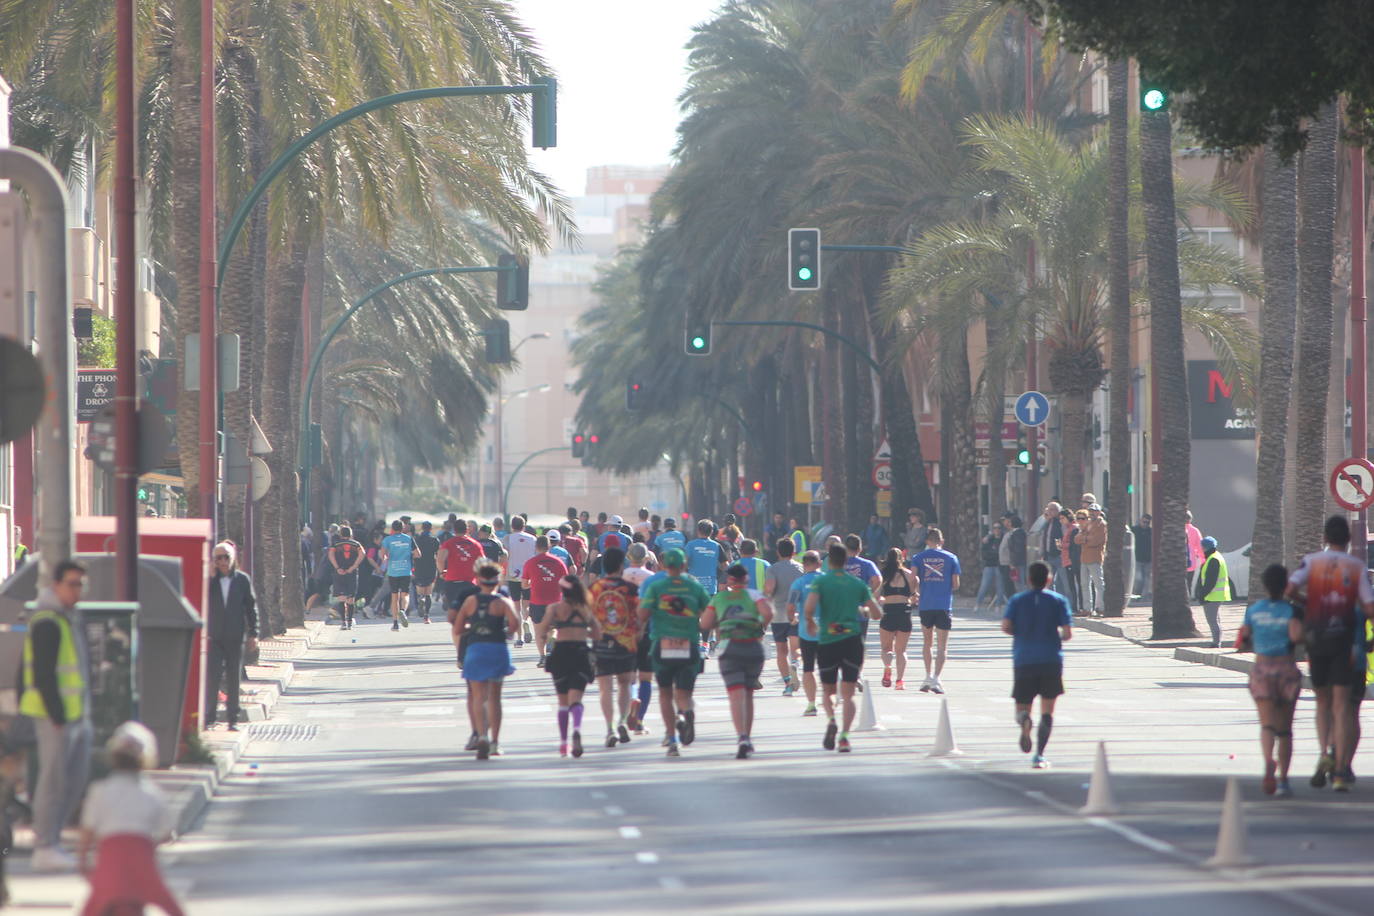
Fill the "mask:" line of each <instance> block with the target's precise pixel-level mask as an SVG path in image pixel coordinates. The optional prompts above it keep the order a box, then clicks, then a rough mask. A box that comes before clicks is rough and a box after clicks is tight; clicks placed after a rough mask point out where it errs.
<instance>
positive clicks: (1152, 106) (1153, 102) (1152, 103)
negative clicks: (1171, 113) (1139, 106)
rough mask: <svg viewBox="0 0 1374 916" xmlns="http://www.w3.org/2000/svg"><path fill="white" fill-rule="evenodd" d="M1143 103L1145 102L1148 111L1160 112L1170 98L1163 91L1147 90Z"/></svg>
mask: <svg viewBox="0 0 1374 916" xmlns="http://www.w3.org/2000/svg"><path fill="white" fill-rule="evenodd" d="M1141 101H1142V102H1144V104H1145V108H1146V110H1148V111H1160V110H1161V109H1163V108H1164V104H1165V102H1167V101H1168V98H1167V97H1166V96H1165V95H1164V90H1163V89H1147V90H1145V95H1144V96H1142V97H1141Z"/></svg>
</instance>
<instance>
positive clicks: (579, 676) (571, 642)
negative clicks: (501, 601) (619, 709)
mask: <svg viewBox="0 0 1374 916" xmlns="http://www.w3.org/2000/svg"><path fill="white" fill-rule="evenodd" d="M558 587H559V590H560V592H561V596H562V599H563V600H562V601H559V602H557V603H555V604H553V605H550V607H549V610H548V613H547V614H546V615H545V616H544V618H543V619H542V620H540V621H538V622H537V623H535V625H534V638H535V641H536V642H538V643H539V645H541V646H542V645H544V644H545V643H546V642H547V641H548V635H549V631H550V630H556V631H557V632H558V635H557V637H556V638H555V640H554V642H553V650H552V651H551V652H550V653H549V662H548V665H546V666H545V667H546V668H547V670H548V672H549V674H550V675H552V676H553V689H554V692H555V693H557V694H558V756H560V757H566V756H568V720H569V719H571V720H572V755H573V756H574V757H581V756H582V694H583V693H584V692H585V691H586V689H587V685H588V684H590V683H591V682H592V656H591V650H590V648H589V647H588V646H587V636H588V635H590V636H591V638H592V639H595V640H600V638H601V625H600V624H599V623H597V620H596V617H595V615H594V614H593V613H592V611H591V608H589V607H588V606H587V590H586V589H585V588H584V587H583V586H582V581H581V580H580V579H578V578H577V577H576V576H574V575H571V574H570V575H566V576H564V577H563V578H561V579H559V580H558ZM603 705H604V704H603Z"/></svg>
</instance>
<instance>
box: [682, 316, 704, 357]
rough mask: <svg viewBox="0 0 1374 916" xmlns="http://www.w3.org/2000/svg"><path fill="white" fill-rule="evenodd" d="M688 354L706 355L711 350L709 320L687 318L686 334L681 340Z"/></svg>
mask: <svg viewBox="0 0 1374 916" xmlns="http://www.w3.org/2000/svg"><path fill="white" fill-rule="evenodd" d="M682 346H683V349H685V350H686V351H687V355H688V356H706V355H707V354H709V353H710V352H711V322H709V321H696V320H693V319H691V318H688V319H687V336H686V339H684V340H683V342H682Z"/></svg>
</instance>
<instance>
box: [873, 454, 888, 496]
mask: <svg viewBox="0 0 1374 916" xmlns="http://www.w3.org/2000/svg"><path fill="white" fill-rule="evenodd" d="M873 486H875V487H877V488H878V489H879V490H891V489H892V465H891V464H889V463H888V462H886V461H884V462H882V463H881V464H875V465H873Z"/></svg>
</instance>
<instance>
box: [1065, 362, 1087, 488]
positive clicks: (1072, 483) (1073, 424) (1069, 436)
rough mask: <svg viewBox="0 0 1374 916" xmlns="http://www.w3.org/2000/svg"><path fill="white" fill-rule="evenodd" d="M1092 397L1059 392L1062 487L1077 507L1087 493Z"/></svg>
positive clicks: (1080, 392)
mask: <svg viewBox="0 0 1374 916" xmlns="http://www.w3.org/2000/svg"><path fill="white" fill-rule="evenodd" d="M1089 404H1090V395H1088V394H1087V393H1085V392H1082V391H1072V390H1069V389H1064V390H1061V391H1060V392H1059V439H1060V451H1061V452H1063V454H1062V455H1061V456H1060V460H1059V474H1060V487H1061V491H1062V492H1063V494H1064V498H1065V499H1067V500H1069V501H1070V502H1071V503H1072V504H1073V505H1074V506H1077V505H1078V495H1079V494H1080V493H1082V492H1083V451H1084V443H1085V441H1086V439H1087V436H1088V407H1089Z"/></svg>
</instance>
